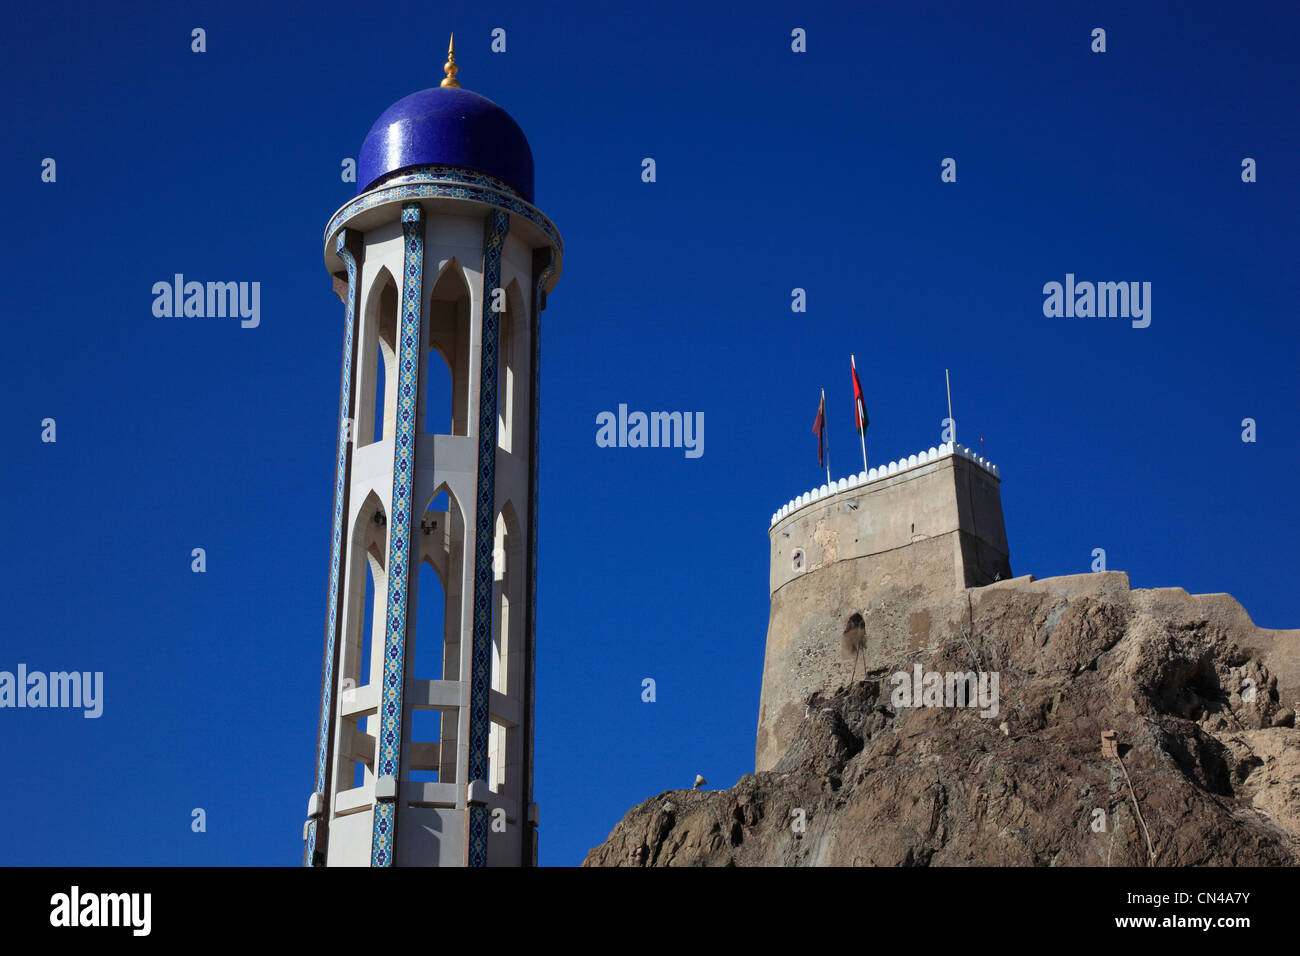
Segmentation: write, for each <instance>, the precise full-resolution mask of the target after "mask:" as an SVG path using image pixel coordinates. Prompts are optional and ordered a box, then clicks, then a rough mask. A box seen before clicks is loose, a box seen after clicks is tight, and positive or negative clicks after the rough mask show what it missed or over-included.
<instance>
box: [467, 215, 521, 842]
mask: <svg viewBox="0 0 1300 956" xmlns="http://www.w3.org/2000/svg"><path fill="white" fill-rule="evenodd" d="M509 228H510V217H509V216H508V215H507V214H506V213H505V212H503V211H501V210H499V209H498V210H494V211H493V213H492V217H491V219H490V220H489V222H488V224H487V234H486V235H485V236H484V240H483V294H482V297H481V302H482V314H483V323H482V345H481V349H480V354H481V359H480V362H479V393H478V394H479V398H478V482H477V487H476V491H475V496H476V497H475V511H474V624H473V645H472V661H471V665H470V668H471V669H470V693H469V774H468V778H467V779H468V780H470V781H473V780H487V770H488V733H489V731H490V730H491V726H490V725H491V710H490V707H491V700H490V697H491V691H492V591H493V582H494V577H495V575H494V573H493V560H492V558H493V554H492V551H493V546H494V545H495V543H496V461H497V456H496V449H497V366H498V363H499V360H500V344H501V342H500V335H499V332H500V329H499V318H498V313H496V312H494V311H492V300H493V298H495V296H494V295H493V290H494V289H496V288H498V287H499V286H500V285H501V248H502V246H504V245H505V240H506V232H507V230H509ZM487 841H488V809H487V807H486V806H482V805H479V806H472V807H470V808H469V838H468V853H467V860H468V863H469V865H470V866H487Z"/></svg>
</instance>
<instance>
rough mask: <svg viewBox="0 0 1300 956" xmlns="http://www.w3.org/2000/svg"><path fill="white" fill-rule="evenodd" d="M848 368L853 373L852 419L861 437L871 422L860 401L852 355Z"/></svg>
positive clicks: (859, 390)
mask: <svg viewBox="0 0 1300 956" xmlns="http://www.w3.org/2000/svg"><path fill="white" fill-rule="evenodd" d="M849 368H850V369H851V370H852V372H853V417H854V420H855V421H856V422H857V426H858V434H859V435H862V434H865V432H866V430H867V426H868V425H870V424H871V420H870V419H869V418H867V406H866V403H865V402H864V401H863V400H862V383H861V382H859V381H858V366H857V364H856V363H855V362H854V360H853V356H852V355H850V356H849Z"/></svg>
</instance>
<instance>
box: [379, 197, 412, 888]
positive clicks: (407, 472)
mask: <svg viewBox="0 0 1300 956" xmlns="http://www.w3.org/2000/svg"><path fill="white" fill-rule="evenodd" d="M402 238H403V242H404V251H403V261H402V340H401V345H400V348H399V357H398V367H397V427H396V428H395V429H394V433H393V508H392V510H393V515H392V519H391V521H390V522H389V539H388V613H387V624H386V628H385V632H384V671H383V682H384V683H383V686H382V688H381V691H382V699H381V703H380V705H379V741H378V751H379V752H378V756H377V759H376V761H375V778H376V779H378V778H379V777H385V776H387V777H393V778H394V779H396V778H397V777H398V775H399V771H400V765H401V753H402V708H403V702H402V690H403V686H404V681H405V676H406V611H407V607H408V603H409V602H408V597H409V594H408V592H409V590H410V588H409V583H410V570H411V491H412V488H413V486H414V478H415V417H416V406H417V404H418V402H417V397H418V396H417V391H418V386H419V381H420V305H421V302H422V300H423V298H424V214H423V211H422V210H421V209H420V204H419V203H408V204H406V205H404V206H402ZM396 828H397V805H396V803H395V802H394V801H391V800H384V801H381V802H379V803H378V804H377V805H376V806H375V825H374V831H373V834H372V837H371V844H370V865H371V866H392V865H393V847H394V845H395V831H396Z"/></svg>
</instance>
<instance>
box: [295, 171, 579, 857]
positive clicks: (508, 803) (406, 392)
mask: <svg viewBox="0 0 1300 956" xmlns="http://www.w3.org/2000/svg"><path fill="white" fill-rule="evenodd" d="M325 238H326V265H327V267H328V268H329V271H330V272H331V274H333V275H334V276H335V288H336V291H337V292H338V293H339V295H340V298H342V299H343V301H344V303H345V305H346V309H345V313H346V318H345V334H344V352H343V372H342V387H341V389H340V400H339V444H338V454H337V461H336V481H335V484H336V487H335V509H334V532H333V538H332V547H331V569H330V588H329V599H328V611H327V626H326V643H325V666H324V674H323V681H322V691H321V716H320V733H319V741H318V754H317V764H318V765H317V774H316V786H315V788H314V792H313V794H312V799H311V803H310V806H309V811H308V812H309V819H308V822H307V826H306V828H305V836H306V844H307V847H306V852H305V863H306V864H307V865H328V866H367V865H375V866H390V865H399V866H402V865H410V866H456V865H463V864H464V865H471V866H482V865H506V866H510V865H516V866H517V865H531V864H534V863H535V862H536V852H537V846H536V827H537V824H538V819H537V808H536V804H535V803H534V801H533V794H532V749H533V662H534V646H533V642H534V631H535V615H536V528H537V521H536V514H537V509H536V494H537V412H538V405H537V401H538V394H539V390H538V365H539V349H538V340H539V339H538V332H539V317H540V313H541V310H542V309H543V308H544V307H545V298H546V293H547V292H548V291H549V290H550V289H552V288H553V287H554V285H555V283H556V281H557V280H558V277H559V268H560V260H561V256H562V244H561V241H560V237H559V234H558V233H557V232H556V230H555V227H554V225H553V224H552V223H551V222H550V221H549V220H548V219H547V218H546V217H545V216H544V215H543V214H542V213H541V212H540V211H538V210H537V209H536V208H535V207H533V206H531V205H530V204H528V203H527V202H524V201H523V200H522V199H520V198H519V197H518V195H517V194H516V193H515V192H514V191H513V190H511V189H510V188H509V187H508V186H506V185H505V184H504V183H501V182H499V181H496V180H494V179H492V178H491V177H488V176H485V175H480V174H476V173H473V172H469V171H466V170H461V169H456V168H451V167H435V166H430V167H424V168H419V169H413V170H409V171H406V172H404V173H403V174H402V175H400V176H398V177H396V178H390V179H388V180H387V181H385V182H384V183H383V184H382V185H380V186H378V187H376V188H373V189H370V190H368V191H367V192H363V193H362V194H361V195H360V196H358V197H357V198H356V199H355V200H353V201H351V202H349V203H348V204H346V205H345V206H344V207H343V208H342V209H340V210H339V212H338V213H336V214H335V216H334V217H333V218H332V219H331V221H330V224H329V227H328V228H327V230H326V236H325ZM448 382H449V383H450V385H449V388H448V387H446V383H448ZM426 565H427V567H426Z"/></svg>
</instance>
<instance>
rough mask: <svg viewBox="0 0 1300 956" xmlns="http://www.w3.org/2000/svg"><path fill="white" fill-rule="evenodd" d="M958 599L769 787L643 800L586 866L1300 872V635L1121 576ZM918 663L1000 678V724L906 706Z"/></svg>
mask: <svg viewBox="0 0 1300 956" xmlns="http://www.w3.org/2000/svg"><path fill="white" fill-rule="evenodd" d="M956 596H957V597H958V598H959V600H958V601H955V602H954V604H953V610H952V612H951V616H950V617H949V619H948V620H947V622H946V626H944V627H940V628H938V632H939V633H940V634H941V635H943V636H941V637H940V638H939V639H937V640H932V641H931V643H930V644H929V645H928V646H926V647H923V648H919V649H916V650H912V651H908V652H906V653H900V654H898V655H897V658H896V659H893V660H872V661H870V662H869V664H870V670H866V669H865V666H864V667H860V668H859V669H858V670H857V672H856V676H855V679H852V680H850V681H846V682H843V683H841V684H840V685H839V686H836V687H831V688H827V689H825V690H824V691H822V692H816V693H813V694H811V695H810V696H809V697H808V698H807V701H806V712H805V714H804V716H803V719H802V723H801V724H800V726H799V728H798V731H797V733H796V734H795V738H794V742H793V744H792V745H791V746H790V747H789V749H788V750H787V751H786V753H785V755H784V757H783V758H782V759H781V760H780V761H779V762H778V763H777V764H776V766H775V768H774V769H773V770H770V771H766V772H762V773H757V774H749V775H746V776H744V777H742V778H741V779H740V780H739V781H738V782H737V783H736V785H735V786H733V787H731V788H730V789H728V790H717V791H703V790H702V791H690V790H672V791H666V792H664V793H662V794H660V795H659V796H657V797H653V798H652V799H649V800H646V801H645V802H643V803H641V804H640V805H638V806H636V807H633V808H632V809H631V810H630V811H628V813H627V815H626V816H625V817H624V818H623V820H622V821H621V822H620V823H619V824H618V825H617V826H616V827H615V828H614V830H613V832H612V833H610V835H609V838H608V839H607V840H606V841H605V842H604V843H603V844H601V845H600V846H597V847H595V848H594V849H592V851H591V852H590V853H589V854H588V855H587V859H586V860H585V862H584V863H583V865H584V866H835V865H868V866H871V865H874V866H960V865H988V866H1149V865H1156V866H1203V865H1247V866H1249V865H1279V864H1293V863H1295V862H1297V860H1300V730H1297V729H1296V728H1295V712H1294V708H1295V706H1296V705H1297V701H1298V699H1300V631H1270V630H1265V629H1261V628H1257V627H1255V626H1254V624H1253V623H1252V622H1251V620H1250V618H1249V616H1248V615H1247V614H1246V612H1245V611H1244V610H1243V609H1242V607H1241V605H1239V604H1238V603H1237V602H1236V601H1235V600H1233V599H1232V597H1231V596H1229V595H1226V594H1215V595H1189V594H1187V592H1185V591H1183V590H1181V589H1173V588H1162V589H1156V590H1137V591H1132V590H1130V589H1129V586H1128V578H1127V576H1126V575H1124V574H1122V573H1118V572H1107V573H1101V574H1093V575H1076V576H1072V577H1065V578H1052V579H1047V580H1043V581H1035V580H1034V579H1033V578H1032V577H1025V578H1017V579H1013V580H1010V581H1003V582H999V583H998V584H995V585H991V586H989V587H985V588H977V589H970V590H968V591H965V592H957V595H956ZM872 610H876V611H882V612H888V611H889V610H890V609H888V608H879V609H868V613H867V615H866V617H867V620H868V626H870V620H871V618H872V617H873V614H872V613H871V611H872ZM917 664H919V665H920V666H921V670H922V671H923V672H927V673H929V672H933V673H939V674H947V673H963V672H978V673H985V674H996V675H997V677H998V693H999V699H998V703H997V711H998V712H997V714H996V716H981V712H982V711H981V709H980V708H979V707H961V706H911V705H910V702H900V700H901V698H900V696H899V695H900V693H901V691H900V690H899V689H898V688H899V687H901V686H903V685H910V683H911V681H910V680H909V681H905V680H902V679H901V678H899V679H895V677H894V675H895V674H896V673H899V672H901V673H904V674H908V675H911V674H913V672H914V669H915V666H916V665H917ZM923 702H924V701H923ZM957 702H960V697H958V698H957ZM905 704H906V705H905ZM989 709H990V708H984V709H983V712H984V713H986V714H987V713H988V710H989ZM1107 731H1114V732H1115V735H1116V736H1115V743H1116V746H1115V748H1114V749H1113V752H1107V751H1108V750H1109V748H1106V749H1104V748H1103V745H1102V734H1103V732H1107ZM691 769H692V770H693V769H694V768H691ZM706 772H707V771H706Z"/></svg>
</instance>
